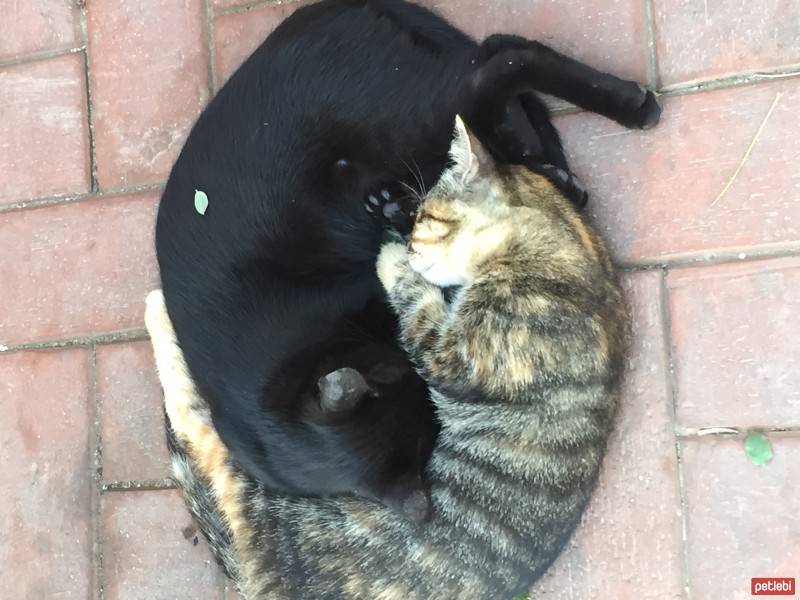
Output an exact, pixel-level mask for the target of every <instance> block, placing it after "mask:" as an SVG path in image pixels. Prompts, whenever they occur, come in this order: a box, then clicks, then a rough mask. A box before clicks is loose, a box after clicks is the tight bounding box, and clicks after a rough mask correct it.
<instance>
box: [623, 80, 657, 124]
mask: <svg viewBox="0 0 800 600" xmlns="http://www.w3.org/2000/svg"><path fill="white" fill-rule="evenodd" d="M637 87H638V88H639V89H638V94H636V98H635V99H632V100H631V101H630V106H631V108H630V110H629V111H627V112H626V114H625V115H624V117H623V119H621V120H620V122H621V123H622V124H623V125H625V126H626V127H630V128H631V129H650V128H651V127H655V126H656V125H657V124H658V121H659V120H660V119H661V105H660V104H659V103H658V98H657V97H656V95H655V94H654V93H653V92H651V91H650V90H646V89H645V88H643V87H642V86H641V85H638V84H637Z"/></svg>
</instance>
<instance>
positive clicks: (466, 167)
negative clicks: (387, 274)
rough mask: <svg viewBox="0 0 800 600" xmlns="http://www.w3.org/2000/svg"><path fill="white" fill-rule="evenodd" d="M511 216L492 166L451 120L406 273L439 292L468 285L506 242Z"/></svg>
mask: <svg viewBox="0 0 800 600" xmlns="http://www.w3.org/2000/svg"><path fill="white" fill-rule="evenodd" d="M512 216H513V215H512V207H511V203H510V201H509V198H508V192H507V188H506V186H505V185H504V182H503V177H502V176H501V175H500V173H499V170H498V167H497V164H496V163H495V161H494V159H493V158H492V157H491V155H490V154H489V153H488V152H487V151H486V149H485V148H483V146H482V145H481V144H480V142H479V141H478V140H477V138H475V137H474V136H473V135H472V134H471V133H470V132H469V131H468V130H467V127H466V125H464V122H463V121H462V120H461V117H459V116H456V126H455V132H454V135H453V141H452V144H451V146H450V165H449V166H448V168H447V169H446V170H445V171H444V172H443V173H442V175H441V177H440V178H439V181H438V182H437V183H436V185H435V186H434V187H433V188H432V189H431V190H430V192H428V193H427V194H426V195H425V198H424V199H423V202H422V204H421V205H420V207H419V209H418V211H417V218H416V222H415V224H414V229H413V232H412V234H411V241H410V242H409V245H408V250H409V262H410V264H411V268H412V269H414V270H415V271H416V272H417V273H419V274H420V275H421V276H422V277H424V278H425V279H427V280H428V281H429V282H431V283H433V284H434V285H437V286H440V287H450V286H460V285H466V284H468V283H469V282H471V281H472V280H473V279H474V277H475V272H476V269H477V268H478V267H479V265H480V264H481V263H482V261H484V260H485V259H486V258H487V257H489V256H491V255H492V254H493V253H494V252H496V251H497V250H498V249H499V248H501V247H502V245H503V244H505V243H506V241H507V238H508V233H509V228H508V227H507V225H508V223H509V220H510V219H511V218H512Z"/></svg>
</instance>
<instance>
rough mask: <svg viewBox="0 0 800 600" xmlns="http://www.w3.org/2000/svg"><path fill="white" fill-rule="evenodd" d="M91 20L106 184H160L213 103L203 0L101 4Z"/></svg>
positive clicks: (101, 171) (100, 171)
mask: <svg viewBox="0 0 800 600" xmlns="http://www.w3.org/2000/svg"><path fill="white" fill-rule="evenodd" d="M88 15H89V25H88V26H89V58H90V75H91V85H92V94H93V95H92V101H93V103H94V126H95V148H96V151H97V178H98V181H99V184H100V187H101V188H104V189H117V188H120V187H130V186H132V185H138V184H143V183H152V182H155V181H161V180H163V179H164V178H165V176H166V175H167V173H168V172H169V169H170V168H171V167H172V163H173V161H174V160H175V158H176V157H177V156H178V152H180V149H181V146H182V145H183V142H184V140H185V138H186V135H187V134H188V132H189V128H190V127H191V125H192V123H193V122H194V120H195V118H196V117H197V115H198V114H199V112H200V109H201V108H202V107H203V106H204V105H205V103H206V101H207V100H208V95H209V82H208V59H207V50H206V46H205V37H206V34H205V26H204V24H203V20H204V15H205V9H204V7H203V2H202V0H185V1H183V2H162V1H161V0H101V1H99V2H96V3H93V4H92V6H91V10H89V12H88ZM143 15H149V17H150V18H143V17H142V16H143Z"/></svg>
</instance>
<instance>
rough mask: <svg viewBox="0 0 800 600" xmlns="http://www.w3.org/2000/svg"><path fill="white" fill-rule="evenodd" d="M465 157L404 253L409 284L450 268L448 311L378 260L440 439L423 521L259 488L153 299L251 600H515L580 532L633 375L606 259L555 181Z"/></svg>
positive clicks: (181, 446)
mask: <svg viewBox="0 0 800 600" xmlns="http://www.w3.org/2000/svg"><path fill="white" fill-rule="evenodd" d="M463 133H464V132H462V134H463ZM469 143H470V142H469V139H468V138H464V137H463V135H457V136H456V141H455V142H454V144H462V145H463V144H469ZM460 150H461V154H459V155H458V157H459V160H457V161H455V162H454V165H453V167H452V169H467V170H466V171H464V172H461V173H459V172H453V173H449V175H448V176H447V177H446V178H445V179H443V181H445V182H447V187H442V186H438V187H436V188H434V189H433V190H432V191H431V193H430V194H429V195H428V197H426V199H425V202H424V204H423V206H422V207H421V210H420V212H419V215H420V216H419V217H418V222H417V225H416V228H415V240H416V241H417V243H416V244H415V243H413V242H412V245H411V249H412V257H413V256H415V255H416V254H419V255H420V256H418V257H417V259H418V261H417V262H418V263H419V261H422V263H424V264H422V263H419V264H416V265H415V267H414V268H417V270H423V267H426V266H427V265H428V263H430V262H431V260H438V261H440V262H442V261H444V262H445V263H447V264H449V265H451V266H452V267H453V268H454V269H456V270H457V271H458V272H459V277H460V278H461V279H462V281H461V285H462V287H461V288H460V289H459V290H458V291H457V292H455V293H454V295H453V297H452V298H451V299H450V301H449V302H448V300H447V299H446V297H445V294H443V292H442V290H441V288H439V287H437V286H435V285H433V284H432V283H430V282H429V281H428V280H426V279H425V278H424V277H423V276H421V275H419V274H418V273H417V272H416V271H415V270H414V268H412V263H414V262H415V261H414V260H411V261H410V260H409V252H408V251H407V250H406V247H405V246H403V245H401V244H395V243H390V244H387V245H386V246H385V247H384V249H383V251H382V252H381V256H380V258H379V262H378V271H379V276H380V278H381V281H382V282H383V283H384V285H385V287H386V289H387V293H388V295H389V298H390V301H391V303H392V305H393V307H394V308H395V310H396V311H397V313H398V315H399V318H400V321H401V330H402V343H403V345H404V347H405V348H406V350H407V352H408V353H409V355H410V356H411V357H412V358H413V359H414V361H415V363H416V364H417V366H418V368H419V370H420V372H421V373H422V374H423V375H424V376H425V378H426V379H427V381H428V382H429V383H430V384H431V386H432V389H433V391H432V396H433V400H434V403H435V405H436V407H437V410H438V414H439V416H440V418H441V421H442V425H443V426H442V431H441V434H440V436H439V439H438V441H437V446H436V449H435V450H434V453H433V456H432V458H431V461H430V463H429V465H428V471H427V476H428V480H429V482H430V485H431V496H432V501H433V506H434V515H433V518H432V520H431V521H430V522H428V523H425V524H423V525H416V524H414V523H411V522H410V521H408V520H407V519H404V518H402V517H401V516H399V515H397V514H396V513H393V512H392V511H390V510H388V509H386V508H385V507H383V506H381V505H380V504H377V503H375V502H372V501H369V500H365V499H361V498H355V497H352V498H351V497H340V498H328V499H313V498H290V497H282V496H277V495H274V494H271V493H269V492H268V491H267V490H265V489H263V488H262V487H259V486H258V485H257V484H255V483H254V482H252V481H250V480H248V479H247V478H246V477H245V476H244V475H243V474H242V473H241V472H239V471H238V470H237V469H236V467H235V466H234V465H233V464H232V463H231V461H230V457H229V456H228V452H227V450H226V448H225V446H224V445H223V444H222V442H221V441H220V439H219V437H218V436H217V434H216V432H215V431H214V429H213V427H212V426H211V421H210V417H209V413H208V409H207V407H206V405H205V403H204V402H203V400H202V399H201V398H200V397H199V396H198V394H197V392H196V390H195V389H194V386H193V384H192V381H191V379H190V378H189V376H188V373H187V371H186V368H185V365H184V363H183V359H182V355H181V353H180V349H179V347H178V346H177V343H176V342H175V337H174V333H173V332H172V328H171V325H170V322H169V318H168V316H167V313H166V309H165V308H164V305H163V297H162V296H161V295H160V293H159V292H154V293H153V294H151V296H150V297H149V298H148V306H147V315H146V320H147V326H148V329H149V331H150V335H151V336H152V340H153V346H154V349H155V355H156V361H157V365H158V368H159V372H160V376H161V380H162V383H163V386H164V391H165V403H166V412H167V414H168V417H169V421H170V424H171V428H169V429H168V434H169V435H170V436H172V444H173V461H174V467H175V476H176V479H177V481H178V483H179V485H180V486H181V488H182V489H183V492H184V495H185V497H186V499H187V503H188V505H189V507H190V510H192V512H193V513H194V514H195V516H196V517H197V518H198V520H199V521H200V523H201V525H202V527H203V528H204V530H205V532H206V535H207V536H208V537H209V539H210V541H211V544H212V547H214V549H215V551H216V553H217V555H218V556H220V557H222V562H223V563H224V564H225V566H226V569H227V571H228V572H229V574H230V575H231V576H232V577H233V578H234V579H235V580H236V582H237V586H238V588H239V590H240V593H241V594H242V596H243V597H244V598H246V599H249V600H262V599H275V600H288V599H306V598H314V599H315V600H334V599H346V600H452V599H454V598H468V599H474V600H484V599H486V600H494V599H502V598H509V599H510V598H511V597H513V596H514V595H516V594H519V593H522V592H524V591H525V590H527V589H528V588H529V587H530V585H531V584H532V583H533V582H534V581H535V580H536V579H537V578H538V577H539V576H540V575H541V574H542V573H543V572H544V571H545V569H546V568H547V567H548V566H549V565H550V563H551V562H552V561H553V560H554V559H555V557H556V556H557V555H558V553H559V552H560V550H561V548H562V547H563V546H564V544H565V543H566V541H567V539H568V538H569V536H570V535H571V533H572V531H573V530H574V529H575V527H576V526H577V524H578V522H579V520H580V517H581V514H582V512H583V510H584V507H585V506H586V503H587V501H588V499H589V496H590V494H591V490H592V487H593V485H594V482H595V480H596V478H597V474H598V470H599V468H600V463H601V459H602V456H603V453H604V449H605V443H606V439H607V437H608V434H609V431H610V428H611V424H612V417H613V413H614V407H615V403H616V400H617V395H618V391H619V385H620V379H621V375H622V370H623V363H624V352H625V348H626V339H627V318H626V315H625V310H624V304H623V300H622V296H621V292H620V289H619V287H618V284H617V280H616V276H615V274H614V271H613V269H612V267H611V263H610V261H609V259H608V256H607V254H606V250H605V247H604V245H603V243H602V241H600V240H599V239H598V238H597V237H596V236H595V234H594V233H593V232H592V231H591V230H590V229H589V227H587V226H586V225H585V224H584V223H583V222H582V220H581V218H580V217H579V216H578V215H577V213H575V211H574V210H573V209H572V207H571V206H570V204H569V203H568V202H567V201H565V200H564V199H563V198H562V197H561V196H560V194H559V193H558V192H556V191H555V189H554V188H553V187H552V185H551V184H550V183H548V182H547V181H546V180H545V179H544V178H542V177H538V176H535V175H532V174H531V173H529V172H528V171H525V170H523V169H518V168H500V167H497V166H495V165H493V164H491V163H487V162H486V159H485V155H484V158H480V159H479V158H477V156H478V154H479V153H478V152H473V155H471V159H470V160H466V159H464V148H463V147H462V148H461V149H460ZM473 150H477V148H476V147H475V146H474V142H473ZM471 160H478V161H479V164H478V165H475V164H472V163H471ZM442 224H444V226H442ZM469 240H472V243H471V244H470V243H469ZM420 242H421V244H422V245H421V246H420ZM426 244H427V246H426ZM449 246H453V247H454V249H453V248H449V249H448V248H446V247H449ZM420 248H421V251H420ZM431 248H438V249H436V250H431ZM429 251H430V252H429ZM431 257H433V259H432V258H431ZM426 261H427V262H426ZM447 261H451V262H449V263H448V262H447ZM420 264H422V266H420ZM437 269H439V272H440V273H441V272H443V271H442V269H443V267H442V265H441V264H439V265H438V266H437ZM429 272H433V271H429Z"/></svg>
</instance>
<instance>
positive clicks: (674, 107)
mask: <svg viewBox="0 0 800 600" xmlns="http://www.w3.org/2000/svg"><path fill="white" fill-rule="evenodd" d="M779 94H780V96H779V97H778V102H777V104H776V105H775V108H774V110H773V111H772V114H771V115H770V116H769V119H768V120H767V122H766V124H765V125H764V128H763V130H762V133H761V135H760V136H759V138H758V140H757V141H756V144H755V145H754V146H753V148H752V151H751V153H750V155H749V157H748V159H747V161H746V162H745V164H744V166H743V167H742V169H741V170H740V172H739V173H738V175H737V176H736V178H735V179H734V181H733V183H732V185H731V186H730V187H729V188H728V190H727V192H726V193H725V194H724V195H723V196H722V197H719V195H720V194H721V193H722V192H723V190H724V189H725V188H726V186H727V185H728V182H729V181H730V180H731V178H732V177H733V176H734V174H735V173H736V170H737V168H738V166H739V164H740V163H741V162H742V158H743V157H744V156H745V154H746V152H747V149H748V147H749V146H750V144H751V142H752V141H753V139H754V138H755V137H756V134H757V133H758V129H759V126H760V125H761V123H762V122H763V121H764V118H765V117H766V116H767V114H768V113H769V112H770V108H771V107H772V105H773V102H775V98H776V96H778V95H779ZM798 110H800V85H798V80H797V79H788V80H785V81H781V82H774V83H765V84H761V85H755V86H747V87H739V88H735V89H724V90H715V91H711V92H707V93H703V94H692V95H688V96H679V97H670V98H666V99H665V100H664V116H663V119H662V121H661V123H660V124H659V126H658V127H656V128H655V129H652V130H650V131H647V132H644V133H642V132H636V131H629V130H626V129H623V128H622V127H620V126H619V125H617V124H616V123H613V122H610V121H608V120H606V119H603V118H602V117H598V116H596V115H585V114H579V115H568V116H565V117H561V118H559V119H558V120H557V122H558V125H559V126H560V128H561V130H562V132H563V136H564V139H565V143H566V146H567V149H568V151H569V154H570V155H571V157H572V160H573V166H574V169H575V170H576V171H577V173H578V174H579V175H581V176H582V177H583V178H584V179H586V180H587V184H588V187H589V189H590V192H591V193H592V194H593V195H592V196H591V198H590V200H589V201H590V203H591V206H590V212H591V213H592V214H593V215H594V216H595V218H596V219H597V221H598V223H599V225H600V228H601V231H602V232H603V233H604V234H605V236H606V238H607V239H608V240H610V243H611V246H612V249H613V250H614V254H615V256H616V257H617V258H618V259H619V260H621V261H624V262H652V261H660V260H665V259H676V258H685V257H706V256H715V255H719V254H723V253H724V254H726V255H728V256H731V257H733V258H734V259H735V258H736V255H737V254H738V253H740V252H747V253H749V252H751V251H753V250H754V249H762V250H765V249H781V248H795V249H797V248H798V247H800V244H799V243H798V240H800V202H797V198H798V197H800V171H798V168H797V165H798V164H800V137H798V136H797V135H796V122H797V119H796V117H795V115H796V114H797V111H798Z"/></svg>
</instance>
